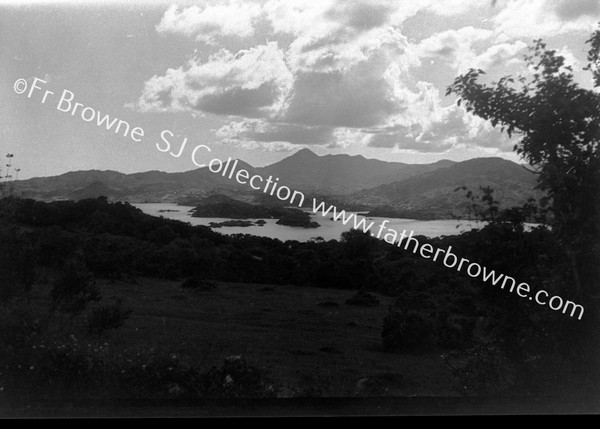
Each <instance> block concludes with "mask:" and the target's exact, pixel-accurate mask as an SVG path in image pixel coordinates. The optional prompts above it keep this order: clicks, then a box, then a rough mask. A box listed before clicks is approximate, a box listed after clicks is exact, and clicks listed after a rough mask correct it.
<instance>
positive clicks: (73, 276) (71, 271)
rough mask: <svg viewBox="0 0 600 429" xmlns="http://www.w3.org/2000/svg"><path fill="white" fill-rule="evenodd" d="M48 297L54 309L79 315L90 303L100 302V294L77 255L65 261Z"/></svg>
mask: <svg viewBox="0 0 600 429" xmlns="http://www.w3.org/2000/svg"><path fill="white" fill-rule="evenodd" d="M50 297H51V298H52V300H53V302H54V308H56V309H58V310H59V311H62V312H64V313H72V314H80V313H81V312H82V311H83V310H84V309H85V308H86V306H87V305H88V304H89V303H90V302H93V301H99V300H100V292H99V290H98V289H97V288H96V285H95V282H94V280H93V278H92V275H91V273H90V272H89V271H88V269H87V267H86V265H85V262H84V261H83V259H82V258H81V257H80V256H79V255H75V256H73V257H70V258H69V259H68V260H67V262H66V263H65V266H64V268H63V270H62V272H61V273H60V274H59V276H58V278H57V279H56V280H55V281H54V284H53V286H52V290H51V291H50Z"/></svg>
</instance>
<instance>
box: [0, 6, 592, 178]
mask: <svg viewBox="0 0 600 429" xmlns="http://www.w3.org/2000/svg"><path fill="white" fill-rule="evenodd" d="M599 21H600V0H496V1H492V0H397V1H391V0H390V1H373V0H372V1H363V0H353V1H329V0H314V1H313V0H262V1H244V0H206V1H180V2H178V3H172V2H167V1H160V0H158V1H157V0H152V1H150V0H148V1H128V2H126V1H97V2H87V1H86V2H83V1H81V2H77V1H40V0H38V1H30V2H26V1H25V2H23V1H21V2H14V1H4V0H0V97H1V99H2V102H1V103H0V124H1V127H0V153H2V154H5V153H12V154H14V158H12V159H13V162H14V165H15V166H17V167H18V168H20V170H21V171H20V172H19V174H20V176H19V178H28V177H36V176H50V175H56V174H62V173H64V172H67V171H72V170H89V169H98V170H116V171H120V172H124V173H133V172H140V171H148V170H161V171H168V172H174V171H187V170H191V169H194V168H197V165H198V164H202V163H205V162H208V160H210V159H212V158H215V157H216V158H221V159H227V157H232V158H241V159H243V160H245V161H246V162H248V163H250V164H252V165H254V166H257V167H258V166H264V165H267V164H271V163H273V162H276V161H278V160H280V159H283V158H285V157H286V156H289V155H290V154H292V153H294V152H295V151H297V150H299V149H301V148H309V149H311V150H312V151H314V152H315V153H317V154H319V155H325V154H350V155H363V156H365V157H367V158H377V159H381V160H384V161H399V162H406V163H429V162H436V161H438V160H441V159H451V160H455V161H461V160H465V159H470V158H475V157H489V156H500V157H503V158H506V159H510V160H513V161H518V160H519V158H518V157H517V156H516V155H515V154H514V153H513V152H512V148H513V146H514V144H515V143H516V140H515V138H514V137H513V139H512V140H511V139H509V138H508V137H507V136H505V135H502V134H501V133H500V132H499V130H497V129H494V128H493V127H492V126H491V125H490V124H489V123H488V122H485V121H483V120H481V119H480V118H477V117H474V116H472V115H471V114H469V113H467V112H466V111H465V110H464V109H463V108H462V107H460V106H457V104H456V98H455V97H454V96H446V95H445V92H446V88H447V86H448V85H449V84H451V83H452V81H453V80H454V78H455V77H456V76H457V75H459V74H461V73H464V72H466V71H467V70H468V69H469V68H480V69H483V70H485V71H486V76H487V79H489V80H490V81H493V80H494V79H498V78H499V77H501V76H504V75H506V74H513V75H517V74H519V73H521V74H525V75H526V74H527V73H530V70H528V69H527V68H526V66H525V64H524V62H523V56H524V55H525V54H527V47H528V46H530V45H531V44H532V41H533V40H534V39H537V38H542V39H544V41H545V42H546V43H547V45H548V47H551V48H553V49H556V50H557V51H559V52H560V53H561V54H562V55H563V56H564V57H565V59H566V63H567V64H568V65H570V66H572V67H573V70H574V75H575V78H576V80H577V81H578V83H580V85H582V86H584V87H591V82H592V80H591V76H590V75H589V74H588V73H587V72H585V71H583V70H582V69H583V67H584V66H585V65H586V53H587V46H586V44H585V41H586V40H587V39H588V38H589V36H590V34H591V32H592V31H593V30H594V29H595V28H596V27H597V25H598V22H599ZM36 78H37V79H38V80H37V81H36V80H35V79H36ZM19 79H24V85H25V87H26V91H21V92H23V93H18V90H17V89H16V88H17V86H18V85H17V83H16V82H17V81H18V80H19ZM34 86H37V87H39V88H34V89H33V90H32V91H31V89H32V88H33V87H34ZM65 90H66V91H69V93H68V94H72V100H70V105H69V102H67V101H63V102H62V104H60V100H61V97H62V95H63V92H64V91H65ZM30 91H31V92H30ZM45 91H50V92H51V94H48V95H47V98H46V99H45V101H44V102H42V97H43V96H44V93H45ZM65 94H67V93H65ZM68 94H67V95H68ZM28 95H29V96H28ZM65 98H69V96H65ZM76 102H78V103H80V106H79V107H78V110H75V111H74V112H73V111H72V110H71V109H70V106H74V105H75V103H76ZM59 107H60V108H59ZM84 108H88V109H87V110H85V113H84V116H83V117H82V115H81V112H82V111H83V109H84ZM64 110H66V111H64ZM104 115H109V118H110V119H111V120H112V119H114V118H117V119H119V120H123V121H126V122H127V123H128V124H129V125H130V131H131V129H133V128H134V127H139V129H141V130H143V136H142V137H140V135H139V134H137V138H132V136H131V134H130V132H129V133H127V135H124V133H123V132H122V131H123V130H124V129H125V125H122V127H121V128H120V129H119V132H117V133H116V132H114V131H115V130H114V128H111V129H110V130H107V129H106V125H107V124H108V123H109V122H108V121H107V122H106V123H101V125H100V126H99V125H98V123H97V122H98V118H102V117H104ZM161 136H162V137H161ZM184 139H187V141H186V145H185V146H184V147H183V150H181V146H182V142H183V141H184ZM167 141H168V144H169V146H167ZM195 148H199V149H198V150H196V151H195V152H194V149H195ZM207 148H208V149H207ZM209 150H210V152H209ZM176 155H179V156H176ZM192 155H193V156H192Z"/></svg>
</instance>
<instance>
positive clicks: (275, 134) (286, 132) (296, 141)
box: [217, 120, 333, 145]
mask: <svg viewBox="0 0 600 429" xmlns="http://www.w3.org/2000/svg"><path fill="white" fill-rule="evenodd" d="M332 134H333V128H330V127H309V126H303V125H297V124H286V123H273V122H267V121H264V120H246V121H238V122H230V123H229V124H227V125H224V126H222V127H221V128H220V129H219V130H218V131H217V137H219V138H222V139H224V140H226V141H246V142H248V141H255V142H262V143H272V142H287V143H291V144H293V145H326V144H329V143H330V142H331V138H332Z"/></svg>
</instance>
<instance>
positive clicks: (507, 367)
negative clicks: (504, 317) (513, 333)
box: [444, 343, 516, 395]
mask: <svg viewBox="0 0 600 429" xmlns="http://www.w3.org/2000/svg"><path fill="white" fill-rule="evenodd" d="M444 361H445V362H446V364H447V365H448V366H449V367H450V371H451V372H452V375H453V376H454V377H455V382H454V389H455V390H456V391H457V392H459V393H461V394H463V395H498V394H503V393H507V392H508V391H509V390H510V389H511V388H512V387H513V386H514V385H515V373H516V371H515V368H514V366H513V365H512V364H511V363H510V361H509V360H508V359H507V358H506V356H505V355H504V354H503V353H502V351H501V350H500V348H499V347H497V346H496V345H494V344H490V343H478V344H477V345H475V346H474V347H472V348H470V349H468V350H467V351H466V352H464V353H463V354H462V355H459V354H458V353H456V352H455V353H451V354H448V355H445V356H444Z"/></svg>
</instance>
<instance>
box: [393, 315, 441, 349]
mask: <svg viewBox="0 0 600 429" xmlns="http://www.w3.org/2000/svg"><path fill="white" fill-rule="evenodd" d="M433 334H434V323H433V320H432V319H431V318H430V317H429V316H428V315H427V314H425V313H422V312H418V311H413V310H406V311H404V310H401V311H395V310H393V309H392V310H391V311H390V313H389V314H388V315H387V316H385V318H384V319H383V330H382V332H381V337H382V339H383V348H384V349H385V350H386V351H409V352H416V351H423V350H425V349H428V348H429V347H430V346H431V345H432V343H433Z"/></svg>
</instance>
